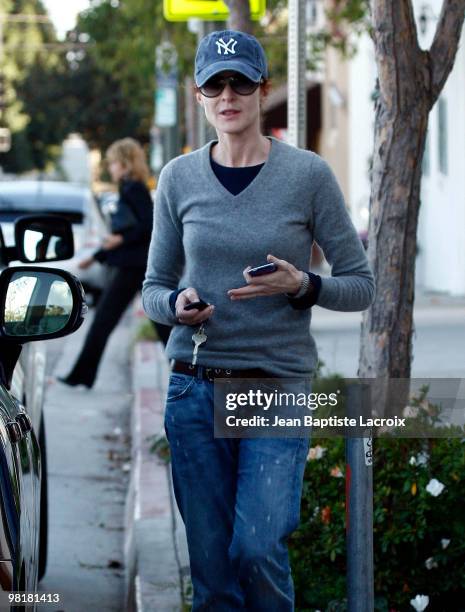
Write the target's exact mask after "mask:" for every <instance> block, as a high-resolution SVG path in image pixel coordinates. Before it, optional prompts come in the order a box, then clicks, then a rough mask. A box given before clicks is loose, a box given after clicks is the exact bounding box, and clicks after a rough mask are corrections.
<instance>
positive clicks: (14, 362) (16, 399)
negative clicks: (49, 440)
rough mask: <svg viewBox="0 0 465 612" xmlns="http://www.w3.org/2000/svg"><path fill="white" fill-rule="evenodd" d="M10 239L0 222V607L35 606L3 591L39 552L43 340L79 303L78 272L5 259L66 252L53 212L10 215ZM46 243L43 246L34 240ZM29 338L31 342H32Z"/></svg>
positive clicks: (41, 562)
mask: <svg viewBox="0 0 465 612" xmlns="http://www.w3.org/2000/svg"><path fill="white" fill-rule="evenodd" d="M13 229H14V237H15V239H14V240H13V244H11V242H10V244H9V245H8V246H7V245H6V244H5V241H4V239H3V234H2V231H1V226H0V571H1V581H0V609H1V610H2V611H3V610H11V611H17V610H35V609H36V607H35V605H34V603H30V604H27V603H25V602H24V601H19V602H18V601H17V600H16V601H15V600H13V601H10V599H9V593H11V592H27V593H30V594H34V593H37V584H38V580H39V579H40V577H41V576H42V575H43V574H44V572H45V567H46V557H47V521H48V516H47V514H48V513H47V479H46V476H47V471H46V444H45V437H46V436H45V425H44V418H43V411H42V404H43V400H44V382H45V351H44V341H46V340H49V339H52V338H58V337H60V336H64V335H67V334H70V333H72V332H73V331H75V330H76V329H78V328H79V327H80V325H81V324H82V322H83V318H84V316H85V313H86V312H87V306H86V303H85V295H84V290H83V287H82V285H81V283H80V282H79V280H78V279H77V278H76V277H74V276H73V275H72V274H70V273H69V272H66V271H63V270H59V269H56V268H52V267H39V266H35V265H34V266H32V265H28V266H10V264H11V263H12V262H17V261H18V260H19V261H22V262H25V261H27V260H28V259H27V258H26V255H25V250H27V249H28V248H29V245H30V242H31V238H32V237H34V238H35V239H36V242H37V243H40V242H42V244H41V245H39V248H37V249H36V254H35V258H34V259H35V262H37V263H50V264H51V265H52V264H55V262H56V261H57V260H58V259H59V258H60V257H72V255H73V231H72V227H71V224H70V222H69V221H68V220H67V219H64V218H59V217H57V216H42V217H41V216H37V215H35V216H33V217H29V218H18V219H16V221H15V223H14V228H13ZM44 245H46V248H45V249H44V248H42V247H43V246H44ZM33 341H35V342H33Z"/></svg>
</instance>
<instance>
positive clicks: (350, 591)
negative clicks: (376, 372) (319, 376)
mask: <svg viewBox="0 0 465 612" xmlns="http://www.w3.org/2000/svg"><path fill="white" fill-rule="evenodd" d="M367 406H368V402H366V401H363V387H362V385H359V384H352V385H349V386H348V388H347V416H348V417H349V418H355V419H357V421H358V418H359V415H360V414H364V416H368V415H367V414H365V408H366V407H367ZM346 463H347V469H346V538H347V600H348V611H349V612H373V609H374V587H373V579H374V573H373V437H372V435H371V431H369V432H368V436H367V437H366V438H351V437H349V436H348V437H347V439H346Z"/></svg>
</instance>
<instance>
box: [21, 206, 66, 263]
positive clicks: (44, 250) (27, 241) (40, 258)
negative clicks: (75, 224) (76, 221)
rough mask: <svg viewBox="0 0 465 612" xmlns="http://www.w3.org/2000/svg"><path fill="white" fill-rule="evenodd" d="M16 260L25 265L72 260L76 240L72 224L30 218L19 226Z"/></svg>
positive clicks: (45, 217) (46, 217) (48, 217)
mask: <svg viewBox="0 0 465 612" xmlns="http://www.w3.org/2000/svg"><path fill="white" fill-rule="evenodd" d="M15 245H16V258H17V259H19V261H23V262H25V263H42V262H49V261H60V260H63V259H71V257H73V255H74V239H73V229H72V225H71V223H70V222H69V221H68V220H67V219H64V218H62V217H58V216H56V215H27V216H24V217H20V218H19V219H17V220H16V222H15Z"/></svg>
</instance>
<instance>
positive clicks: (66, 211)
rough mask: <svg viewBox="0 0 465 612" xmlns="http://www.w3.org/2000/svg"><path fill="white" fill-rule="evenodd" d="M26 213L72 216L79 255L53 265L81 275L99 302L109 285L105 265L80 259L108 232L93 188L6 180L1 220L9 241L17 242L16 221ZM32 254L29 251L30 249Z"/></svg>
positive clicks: (0, 201)
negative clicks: (82, 264)
mask: <svg viewBox="0 0 465 612" xmlns="http://www.w3.org/2000/svg"><path fill="white" fill-rule="evenodd" d="M25 214H54V215H60V216H62V217H65V218H66V219H68V220H69V221H70V222H71V224H72V227H73V234H74V245H75V255H74V257H72V258H71V259H69V260H67V261H64V262H63V263H60V264H54V265H53V267H55V265H56V267H60V268H63V269H65V270H67V271H68V272H71V273H72V274H74V275H75V276H77V277H78V278H79V280H80V281H81V283H82V284H83V286H84V289H85V291H86V293H87V294H88V295H91V296H92V298H93V299H92V301H93V302H95V301H96V300H97V299H98V297H99V295H100V293H101V291H102V289H103V288H104V287H105V283H106V279H107V277H108V275H107V274H106V270H105V267H104V266H103V265H102V264H100V263H98V262H96V263H95V264H94V265H92V266H90V268H87V269H86V270H80V269H79V267H78V264H79V262H80V261H81V260H82V259H85V258H86V257H89V256H90V255H91V254H92V253H94V252H95V251H96V250H97V249H98V248H99V247H100V245H101V243H102V240H103V238H104V236H106V235H107V234H108V230H107V226H106V224H105V220H104V217H103V215H102V213H101V211H100V208H99V206H98V205H97V203H96V201H95V198H94V196H93V194H92V192H91V190H90V189H88V188H87V187H83V186H80V185H75V184H72V183H65V182H60V181H42V180H34V181H23V180H19V181H2V183H1V191H0V222H1V223H2V227H3V235H4V238H5V241H6V243H7V244H8V245H9V244H12V243H13V223H14V221H15V219H17V218H18V217H19V216H22V215H25ZM27 254H29V253H27Z"/></svg>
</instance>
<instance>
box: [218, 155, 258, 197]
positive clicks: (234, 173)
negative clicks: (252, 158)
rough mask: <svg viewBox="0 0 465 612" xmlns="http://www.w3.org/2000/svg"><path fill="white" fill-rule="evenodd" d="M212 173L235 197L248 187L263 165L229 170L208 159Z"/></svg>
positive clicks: (228, 167)
mask: <svg viewBox="0 0 465 612" xmlns="http://www.w3.org/2000/svg"><path fill="white" fill-rule="evenodd" d="M210 162H211V165H212V169H213V172H214V173H215V174H216V176H217V178H218V180H219V181H220V182H221V183H222V185H223V186H224V187H226V189H227V190H228V191H230V192H231V193H232V194H233V195H237V194H238V193H240V192H241V191H243V190H244V189H245V188H246V187H247V185H249V184H250V183H251V182H252V181H253V180H254V178H255V177H256V176H257V174H258V173H259V172H260V170H261V168H263V166H264V165H265V164H264V163H263V164H258V165H257V166H243V167H239V168H231V167H230V166H222V165H221V164H218V163H217V162H216V161H214V160H213V159H212V158H211V157H210Z"/></svg>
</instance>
